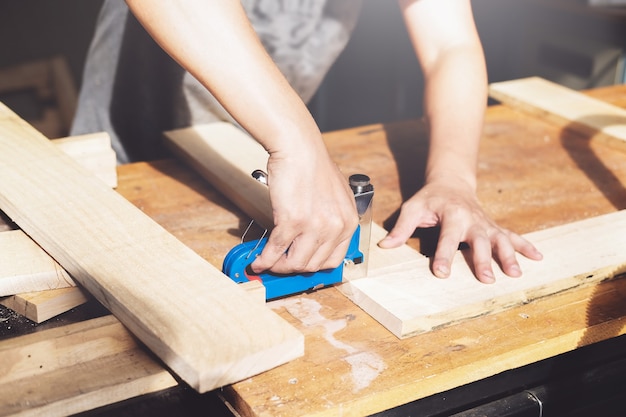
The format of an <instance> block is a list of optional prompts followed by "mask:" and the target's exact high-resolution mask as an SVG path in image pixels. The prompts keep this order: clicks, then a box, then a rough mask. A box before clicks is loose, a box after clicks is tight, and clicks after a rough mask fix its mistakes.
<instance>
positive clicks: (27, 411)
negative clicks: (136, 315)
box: [0, 316, 176, 416]
mask: <svg viewBox="0 0 626 417" xmlns="http://www.w3.org/2000/svg"><path fill="white" fill-rule="evenodd" d="M175 385H176V381H175V380H174V378H173V377H172V376H171V375H170V374H169V372H168V371H166V370H165V369H164V368H163V366H162V365H161V364H160V363H158V362H157V361H155V360H154V359H153V358H152V357H151V356H150V355H149V354H148V353H146V351H145V350H144V349H143V348H142V347H141V346H139V345H138V343H137V342H136V341H135V338H134V337H133V336H132V335H131V334H130V333H129V332H128V330H126V329H125V328H124V326H122V324H121V323H120V322H119V321H118V320H117V319H115V318H114V317H113V316H104V317H100V318H97V319H92V320H88V321H84V322H80V323H76V324H71V325H68V326H63V327H58V328H54V329H50V330H45V331H42V332H37V333H33V334H30V335H26V336H21V337H17V338H14V339H9V340H4V341H2V342H0V415H2V416H8V415H19V416H67V415H70V414H75V413H80V412H82V411H87V410H91V409H94V408H97V407H101V406H104V405H107V404H111V403H113V402H117V401H122V400H125V399H128V398H132V397H136V396H139V395H143V394H147V393H151V392H156V391H160V390H163V389H166V388H169V387H172V386H175Z"/></svg>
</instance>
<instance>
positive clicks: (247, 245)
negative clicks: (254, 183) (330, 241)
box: [222, 170, 374, 300]
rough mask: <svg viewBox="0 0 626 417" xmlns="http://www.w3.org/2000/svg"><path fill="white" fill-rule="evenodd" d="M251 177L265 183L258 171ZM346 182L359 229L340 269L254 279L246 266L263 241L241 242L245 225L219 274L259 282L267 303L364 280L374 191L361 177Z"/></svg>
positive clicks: (242, 281) (268, 274) (354, 176)
mask: <svg viewBox="0 0 626 417" xmlns="http://www.w3.org/2000/svg"><path fill="white" fill-rule="evenodd" d="M252 176H253V177H254V178H256V179H257V180H259V181H261V182H263V183H267V176H266V174H265V173H263V172H262V171H260V170H256V171H255V172H253V173H252ZM349 182H350V187H351V188H352V191H353V193H354V198H355V201H356V206H357V211H358V213H359V226H358V227H357V229H356V231H355V232H354V234H353V235H352V239H351V240H350V245H349V247H348V251H347V253H346V256H345V258H344V262H343V263H342V264H341V265H339V266H338V267H336V268H334V269H325V270H321V271H317V272H310V273H305V274H275V273H272V272H263V273H261V274H258V275H257V274H255V273H254V272H252V270H251V269H250V268H249V266H250V264H251V263H252V261H254V259H255V258H256V256H258V255H259V254H260V253H261V251H262V250H263V248H264V247H265V244H266V243H267V238H266V237H261V238H260V239H256V240H251V241H248V242H243V240H244V238H245V234H246V232H247V230H248V229H249V228H250V225H249V226H248V229H246V232H244V238H242V243H240V244H239V245H237V246H235V247H234V248H233V249H231V250H230V251H229V252H228V254H227V255H226V258H225V259H224V265H223V267H222V272H224V274H226V275H227V276H229V277H230V278H231V279H232V280H233V281H235V282H237V283H244V282H248V281H253V280H256V281H260V282H261V283H262V284H263V285H264V286H265V294H266V295H265V298H266V299H267V300H272V299H276V298H280V297H285V296H289V295H293V294H299V293H303V292H307V291H314V290H317V289H319V288H323V287H327V286H330V285H333V284H337V283H339V282H342V281H343V279H344V278H350V279H353V278H359V277H363V276H365V275H366V274H367V255H368V253H369V245H370V232H371V223H372V200H373V197H374V187H373V186H372V185H371V184H370V179H369V177H368V176H367V175H363V174H355V175H352V176H350V179H349ZM264 235H265V233H264Z"/></svg>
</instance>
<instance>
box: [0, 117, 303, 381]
mask: <svg viewBox="0 0 626 417" xmlns="http://www.w3.org/2000/svg"><path fill="white" fill-rule="evenodd" d="M0 147H2V149H3V152H2V153H1V154H0V176H1V177H2V178H3V182H2V184H0V208H1V209H2V210H3V211H4V212H5V213H6V214H7V215H8V216H10V217H11V218H12V219H13V220H14V221H15V222H16V223H17V224H18V225H19V226H20V227H21V228H22V229H23V230H24V231H25V232H26V233H28V234H29V235H30V236H31V237H32V238H33V239H34V240H35V241H36V242H37V243H38V244H39V245H40V246H41V247H42V248H44V250H46V251H47V252H48V253H50V254H51V255H52V256H53V257H54V258H55V259H56V260H57V261H58V262H59V264H60V265H62V266H63V267H64V268H65V269H66V270H67V271H68V272H69V273H70V274H71V275H72V277H73V278H74V279H75V280H76V281H78V282H79V283H80V284H81V285H82V286H83V287H84V288H85V289H87V290H88V291H89V292H90V293H91V294H92V295H93V296H94V297H95V298H96V299H98V301H100V302H101V303H102V304H103V305H104V306H105V307H107V308H108V309H109V310H110V311H111V312H112V313H113V314H114V315H115V316H116V317H117V318H118V319H119V320H120V321H121V322H122V323H123V324H124V325H125V326H126V327H127V328H128V329H129V330H131V332H132V333H133V334H135V335H136V336H137V337H138V338H139V339H140V340H141V341H142V342H143V343H145V345H146V346H147V347H148V348H150V349H151V350H152V351H153V352H154V353H155V354H156V355H157V356H159V357H160V358H161V359H162V360H163V361H164V362H165V363H166V364H167V365H168V366H169V367H170V368H171V369H172V370H173V371H174V372H176V373H177V374H178V375H179V376H180V377H181V378H182V379H183V380H185V381H186V382H187V383H188V384H189V385H190V386H191V387H193V388H194V389H196V390H197V391H199V392H205V391H208V390H212V389H214V388H217V387H220V386H223V385H226V384H229V383H232V382H235V381H238V380H241V379H244V378H247V377H250V376H252V375H255V374H258V373H260V372H263V371H266V370H268V369H271V368H273V367H276V366H278V365H280V364H284V363H286V362H288V361H290V360H292V359H294V358H296V357H299V356H302V354H303V349H304V340H303V336H302V334H300V333H299V332H298V331H296V330H295V329H294V328H293V327H292V326H291V325H289V324H288V323H287V322H285V321H284V320H283V319H282V318H280V317H279V316H277V315H276V314H275V313H273V312H272V311H270V310H269V309H267V308H266V307H261V306H259V305H258V304H257V303H255V302H254V300H255V298H254V297H253V296H251V295H249V294H247V293H246V292H245V291H244V290H242V289H241V288H239V287H238V286H237V285H236V284H235V283H234V282H233V281H232V280H230V279H229V278H227V277H225V276H224V275H223V274H222V273H221V272H220V271H219V270H217V269H216V268H215V267H213V266H212V265H211V264H209V263H208V262H207V261H205V260H204V259H202V258H201V257H200V256H199V255H197V254H196V253H195V252H193V251H192V250H191V249H189V248H188V247H186V246H185V245H183V244H182V243H181V242H180V241H179V240H177V239H176V238H175V237H174V236H172V235H171V234H170V233H168V232H167V231H166V230H165V229H163V228H162V227H160V226H159V225H158V224H157V223H155V222H154V221H153V220H151V219H150V218H149V217H148V216H146V215H145V214H143V213H142V212H141V211H140V210H139V209H137V208H136V207H135V206H133V205H132V204H131V203H130V202H128V201H127V200H125V199H124V198H122V197H121V196H120V195H119V194H117V193H116V192H114V191H113V190H111V189H110V188H108V187H106V185H105V184H103V183H102V182H101V181H99V180H97V179H96V178H95V177H94V176H92V175H90V174H89V173H88V172H86V171H85V170H84V169H82V168H81V167H80V166H78V165H77V164H76V163H74V162H73V161H72V160H71V158H69V157H68V156H67V155H64V154H63V153H62V152H60V151H58V150H57V149H56V148H55V147H54V146H53V145H52V144H50V142H49V141H48V140H47V139H46V138H45V137H43V136H42V135H41V134H40V133H39V132H37V131H36V130H35V129H33V128H32V127H31V126H29V125H28V124H27V123H26V122H24V121H23V120H21V119H20V118H19V117H18V116H17V115H15V114H14V113H13V112H11V111H10V110H9V109H8V108H7V107H6V106H0ZM224 341H228V343H224Z"/></svg>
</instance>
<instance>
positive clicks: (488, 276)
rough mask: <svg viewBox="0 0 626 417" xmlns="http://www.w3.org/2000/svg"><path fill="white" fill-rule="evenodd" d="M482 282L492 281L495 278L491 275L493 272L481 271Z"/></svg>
mask: <svg viewBox="0 0 626 417" xmlns="http://www.w3.org/2000/svg"><path fill="white" fill-rule="evenodd" d="M482 278H483V282H485V281H486V282H494V281H495V280H496V278H495V277H494V276H493V272H491V271H483V273H482Z"/></svg>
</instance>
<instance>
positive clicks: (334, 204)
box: [251, 144, 358, 273]
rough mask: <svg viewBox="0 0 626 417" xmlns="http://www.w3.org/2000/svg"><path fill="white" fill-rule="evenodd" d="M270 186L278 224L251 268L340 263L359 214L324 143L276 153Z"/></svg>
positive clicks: (287, 269) (281, 269)
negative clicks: (290, 151) (310, 147)
mask: <svg viewBox="0 0 626 417" xmlns="http://www.w3.org/2000/svg"><path fill="white" fill-rule="evenodd" d="M268 185H269V190H270V199H271V203H272V209H273V216H274V229H273V230H272V232H271V234H270V236H269V238H268V242H267V244H266V246H265V248H264V249H263V251H262V253H261V254H260V255H259V256H258V257H257V258H256V260H255V261H254V262H253V263H252V265H251V266H252V270H253V271H255V272H257V273H259V272H262V271H266V270H271V271H272V272H275V273H292V272H298V273H303V272H314V271H318V270H321V269H328V268H335V267H337V266H338V265H339V264H341V262H343V259H344V257H345V254H346V252H347V250H348V245H349V243H350V239H351V238H352V234H353V233H354V231H355V229H356V227H357V224H358V215H357V212H356V205H355V202H354V195H353V193H352V191H351V189H350V186H349V184H348V181H347V179H346V178H345V177H344V176H343V175H342V174H341V172H340V171H339V169H338V168H337V166H336V165H335V164H334V163H333V162H332V160H331V159H330V157H329V156H328V153H327V151H326V149H325V148H324V147H323V144H321V145H317V147H315V145H314V146H313V149H305V148H304V144H301V145H299V148H298V150H297V151H296V152H292V153H289V152H282V151H281V152H274V153H271V154H270V158H269V161H268Z"/></svg>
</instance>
